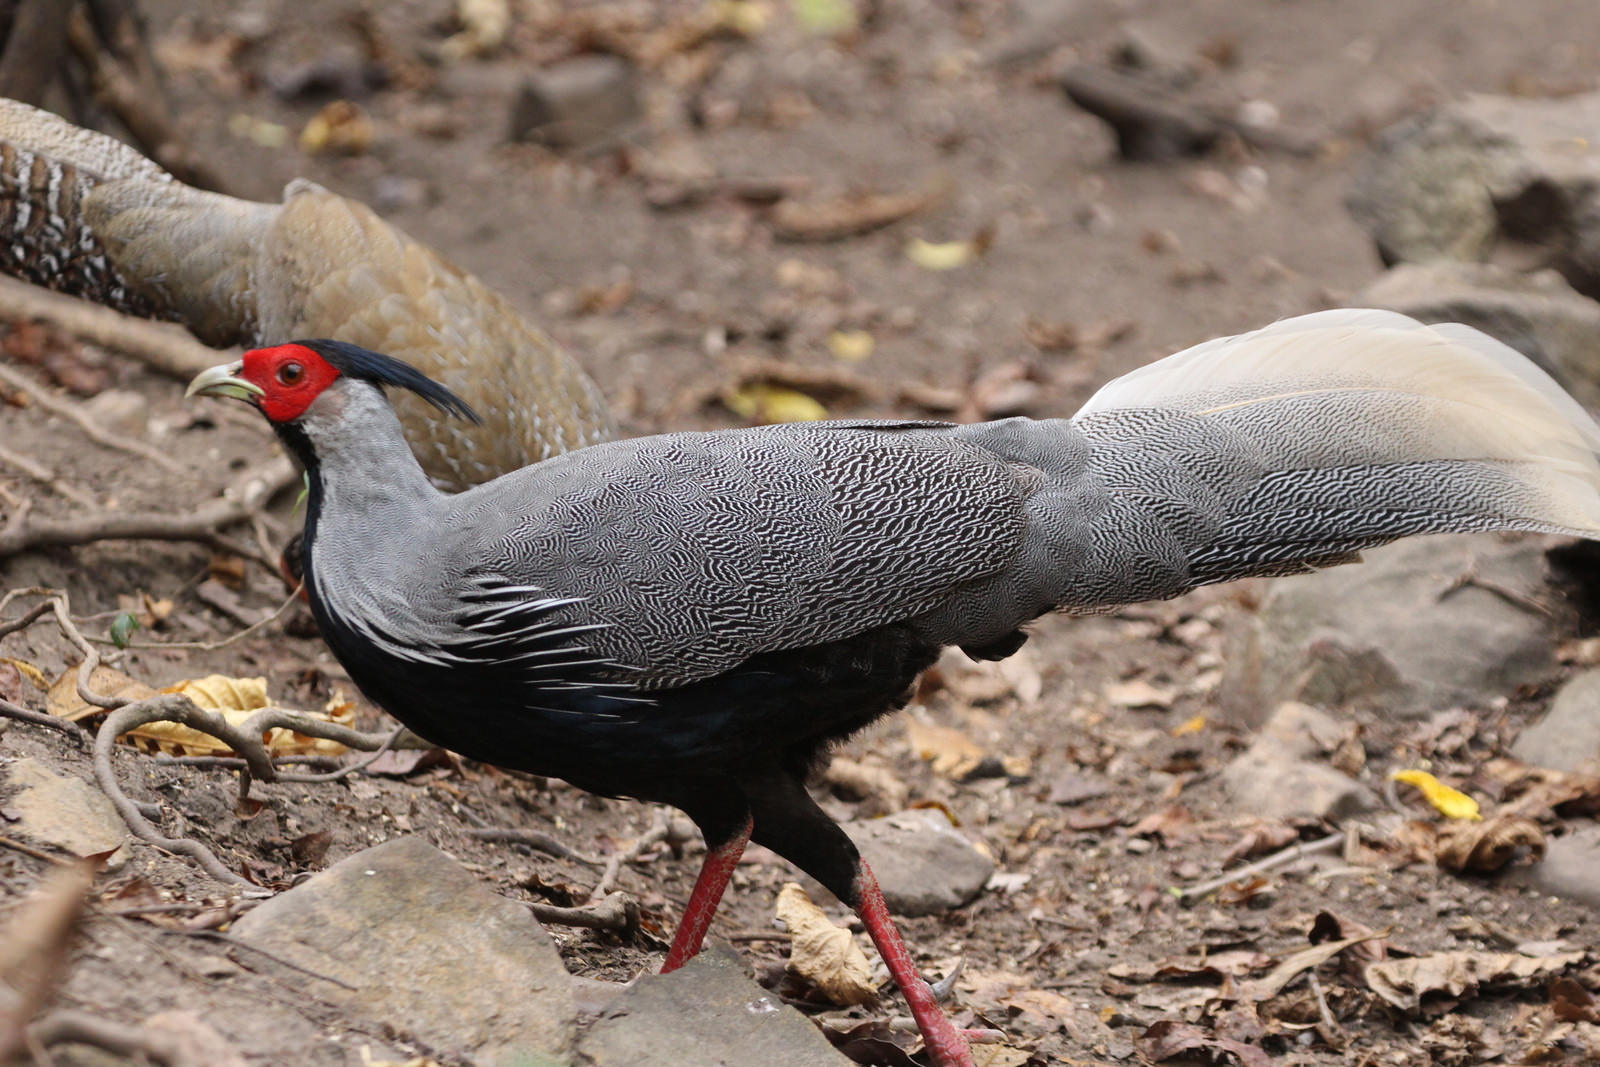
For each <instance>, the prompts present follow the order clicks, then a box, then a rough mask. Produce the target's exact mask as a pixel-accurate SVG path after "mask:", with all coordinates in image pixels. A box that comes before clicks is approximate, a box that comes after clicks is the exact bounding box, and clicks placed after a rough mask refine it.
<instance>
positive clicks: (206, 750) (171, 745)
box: [45, 667, 355, 756]
mask: <svg viewBox="0 0 1600 1067" xmlns="http://www.w3.org/2000/svg"><path fill="white" fill-rule="evenodd" d="M77 679H78V670H77V668H76V667H73V668H70V669H69V670H67V671H66V672H65V673H64V674H62V676H61V677H60V678H58V679H56V681H55V684H53V685H52V686H51V687H50V692H49V693H48V694H47V695H46V697H45V708H46V709H47V710H48V711H49V712H50V713H51V714H52V715H58V716H60V717H61V718H64V719H71V720H74V721H76V720H78V719H81V718H84V717H85V716H88V715H93V714H98V713H100V712H101V711H103V710H104V709H102V708H97V707H94V706H92V705H90V704H88V703H87V702H85V701H84V700H83V699H81V698H80V697H79V696H78V691H77ZM89 687H90V688H91V689H93V690H94V691H95V692H97V693H102V694H105V695H107V696H118V697H122V698H124V699H126V700H146V699H149V698H150V697H153V696H159V695H160V694H162V693H181V694H183V695H184V696H187V697H188V698H189V699H190V700H192V701H194V702H195V704H197V705H198V706H199V707H201V708H203V709H204V710H206V711H212V712H216V713H217V714H219V715H221V716H222V717H223V718H224V719H226V720H228V722H230V723H232V724H233V725H235V726H239V725H242V724H243V723H244V721H245V720H246V719H248V718H249V717H250V716H251V715H253V714H255V713H256V712H257V711H259V710H261V709H262V708H264V707H268V706H270V704H271V701H270V700H269V699H268V697H267V681H266V679H265V678H230V677H228V676H226V675H220V674H213V675H210V676H208V677H205V678H190V679H186V680H184V681H181V682H178V683H176V684H175V685H171V686H168V687H167V688H165V689H161V690H156V689H152V688H151V687H150V686H148V685H145V684H144V683H143V682H140V681H137V680H136V679H133V678H130V677H129V676H128V675H126V674H123V673H122V672H121V671H116V670H112V669H111V668H110V667H98V668H96V669H95V672H94V674H93V675H91V676H90V682H89ZM296 714H299V715H304V716H306V717H307V718H311V719H317V720H320V721H322V722H332V723H337V724H339V725H341V726H350V725H353V724H354V723H355V704H354V703H352V702H351V701H350V700H348V699H347V698H345V697H344V696H342V695H340V694H337V693H335V695H334V697H333V699H331V700H329V701H328V704H327V706H326V707H325V708H324V709H323V710H322V711H321V712H315V711H300V712H297V713H296ZM125 736H127V737H128V738H131V739H133V740H134V742H135V743H136V744H138V745H139V746H140V747H142V748H144V749H145V751H147V752H155V751H160V752H165V753H167V754H168V755H171V756H215V755H223V754H226V753H228V752H229V751H231V750H230V749H229V748H228V746H227V745H225V744H223V743H222V742H221V741H219V740H217V739H216V738H215V737H212V736H211V735H210V734H206V733H202V732H201V731H199V730H194V729H191V728H190V727H187V726H184V725H182V724H181V723H175V722H152V723H146V724H144V725H143V726H139V727H136V728H135V729H133V730H130V731H129V732H128V733H127V734H126V735H125ZM264 740H265V742H266V745H267V749H268V751H269V752H270V753H271V754H272V755H274V756H304V755H318V756H341V755H343V754H344V753H346V752H348V751H349V749H348V748H346V747H345V746H344V745H341V744H339V743H338V742H337V741H326V740H323V739H321V738H314V737H307V736H305V735H303V734H297V733H295V732H293V731H292V730H285V729H281V728H274V729H272V730H270V731H268V734H267V736H266V738H264Z"/></svg>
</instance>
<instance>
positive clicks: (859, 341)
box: [828, 330, 878, 363]
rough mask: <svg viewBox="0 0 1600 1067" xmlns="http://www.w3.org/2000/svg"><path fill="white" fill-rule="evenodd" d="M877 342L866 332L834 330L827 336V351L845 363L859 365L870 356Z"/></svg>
mask: <svg viewBox="0 0 1600 1067" xmlns="http://www.w3.org/2000/svg"><path fill="white" fill-rule="evenodd" d="M877 345H878V342H877V341H876V340H875V339H874V338H873V336H872V334H870V333H868V332H867V331H866V330H834V331H833V332H832V333H830V334H829V335H828V351H829V352H832V353H833V358H835V359H842V360H844V361H845V362H846V363H860V362H861V361H862V360H864V359H866V358H867V357H868V356H870V355H872V350H873V349H874V348H876V347H877Z"/></svg>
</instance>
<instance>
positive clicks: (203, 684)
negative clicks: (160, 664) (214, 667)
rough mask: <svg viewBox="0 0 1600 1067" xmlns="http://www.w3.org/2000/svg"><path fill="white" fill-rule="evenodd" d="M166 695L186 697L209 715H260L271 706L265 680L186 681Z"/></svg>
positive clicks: (216, 676)
mask: <svg viewBox="0 0 1600 1067" xmlns="http://www.w3.org/2000/svg"><path fill="white" fill-rule="evenodd" d="M162 692H166V693H182V694H183V695H184V696H186V697H188V698H189V699H190V700H192V701H194V702H195V703H196V704H198V705H199V706H200V707H202V708H204V709H206V710H207V711H258V710H260V709H261V708H264V707H266V706H267V680H266V679H265V678H230V677H229V676H228V675H226V674H208V675H206V676H205V677H204V678H188V679H185V680H184V681H181V682H179V683H178V684H177V685H171V686H168V687H167V688H166V689H164V690H162Z"/></svg>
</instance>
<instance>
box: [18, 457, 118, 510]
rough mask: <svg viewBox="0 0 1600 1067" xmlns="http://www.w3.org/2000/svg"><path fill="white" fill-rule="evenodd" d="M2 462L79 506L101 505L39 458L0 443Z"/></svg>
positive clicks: (92, 506)
mask: <svg viewBox="0 0 1600 1067" xmlns="http://www.w3.org/2000/svg"><path fill="white" fill-rule="evenodd" d="M0 463H4V464H5V465H6V466H8V467H15V468H16V469H17V470H19V471H21V472H22V473H23V474H26V475H27V476H28V477H30V478H32V479H33V480H34V481H36V482H40V483H42V484H43V485H46V486H48V487H49V488H50V489H51V490H52V491H53V492H55V493H56V494H58V495H59V496H63V497H66V498H67V499H68V500H70V501H72V502H73V503H74V504H77V505H78V506H79V507H84V508H98V507H99V506H100V502H99V501H98V500H96V499H95V498H94V497H92V496H90V495H89V494H88V493H86V492H84V491H83V490H82V489H79V488H78V487H77V486H75V485H72V484H71V483H70V482H65V481H62V480H61V477H60V476H59V475H57V474H56V472H55V471H53V470H51V469H50V468H49V467H46V466H45V465H44V464H42V463H40V462H39V461H38V460H35V459H30V458H28V457H27V456H24V455H23V454H22V453H21V452H13V451H12V450H11V449H9V448H6V447H5V446H4V445H0ZM24 503H26V502H24ZM18 510H21V508H20V507H19V509H18Z"/></svg>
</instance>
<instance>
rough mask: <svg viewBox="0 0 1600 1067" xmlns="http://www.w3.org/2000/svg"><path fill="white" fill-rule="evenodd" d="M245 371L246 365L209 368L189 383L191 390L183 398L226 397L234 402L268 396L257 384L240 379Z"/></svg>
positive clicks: (186, 390) (226, 364) (224, 365)
mask: <svg viewBox="0 0 1600 1067" xmlns="http://www.w3.org/2000/svg"><path fill="white" fill-rule="evenodd" d="M242 370H244V364H243V363H242V362H240V363H224V364H222V365H221V366H219V367H209V368H207V369H206V370H203V371H201V372H200V373H199V374H197V375H195V379H194V381H192V382H190V383H189V388H187V389H185V390H184V391H183V398H184V399H185V400H187V399H189V397H191V396H226V397H231V398H233V399H234V400H254V399H255V398H256V397H258V396H263V395H265V394H266V390H265V389H263V388H261V386H259V385H257V384H256V383H255V382H247V381H245V380H244V379H243V378H241V377H239V373H240V372H241V371H242Z"/></svg>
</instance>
